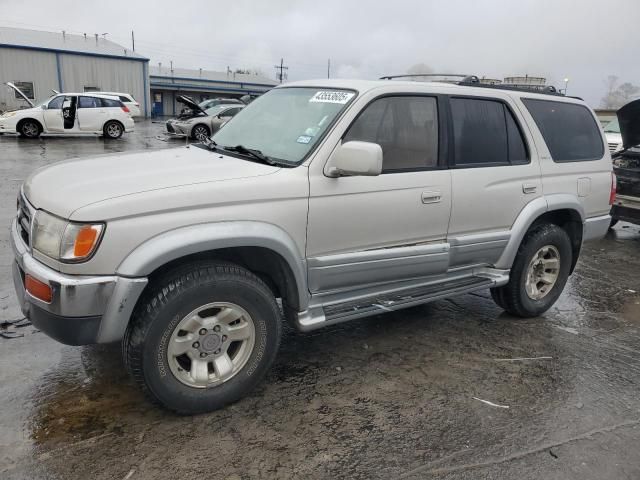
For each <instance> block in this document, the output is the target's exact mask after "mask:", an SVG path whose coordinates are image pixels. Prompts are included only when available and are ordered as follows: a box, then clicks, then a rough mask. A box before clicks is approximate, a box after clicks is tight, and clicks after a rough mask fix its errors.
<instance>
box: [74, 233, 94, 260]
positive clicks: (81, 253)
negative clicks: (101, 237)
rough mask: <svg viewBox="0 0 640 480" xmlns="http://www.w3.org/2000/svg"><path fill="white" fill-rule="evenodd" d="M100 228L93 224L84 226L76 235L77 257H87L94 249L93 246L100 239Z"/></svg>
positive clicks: (75, 247)
mask: <svg viewBox="0 0 640 480" xmlns="http://www.w3.org/2000/svg"><path fill="white" fill-rule="evenodd" d="M98 233H100V232H99V231H98V229H96V228H94V227H93V226H92V225H86V226H84V227H82V228H81V229H80V230H79V231H78V234H77V235H76V241H75V243H74V244H73V255H74V256H75V257H80V258H82V257H86V256H87V255H89V254H90V253H91V250H93V246H94V245H95V244H96V240H97V239H98Z"/></svg>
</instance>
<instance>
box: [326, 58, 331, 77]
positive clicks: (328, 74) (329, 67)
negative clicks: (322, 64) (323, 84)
mask: <svg viewBox="0 0 640 480" xmlns="http://www.w3.org/2000/svg"><path fill="white" fill-rule="evenodd" d="M327 78H331V59H330V58H328V59H327Z"/></svg>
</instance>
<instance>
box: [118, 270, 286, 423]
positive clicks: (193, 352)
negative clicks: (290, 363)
mask: <svg viewBox="0 0 640 480" xmlns="http://www.w3.org/2000/svg"><path fill="white" fill-rule="evenodd" d="M281 324H282V321H281V315H280V310H279V308H278V305H277V303H276V301H275V298H274V296H273V293H272V292H271V290H270V289H269V288H268V287H267V285H265V284H264V282H262V281H261V280H260V279H259V278H257V277H256V276H255V275H253V274H252V273H251V272H249V271H247V270H245V269H243V268H240V267H238V266H235V265H230V264H220V263H214V262H201V263H198V264H191V265H187V266H185V267H182V268H179V269H176V270H173V271H172V272H169V273H168V274H166V275H165V276H164V277H163V278H162V279H160V280H159V281H157V282H156V285H155V287H154V288H153V289H152V290H151V291H150V293H149V295H147V297H146V299H145V300H144V301H143V302H142V303H141V305H140V306H139V308H137V310H136V313H135V314H134V317H133V319H132V321H131V323H130V325H129V327H128V329H127V333H126V335H125V339H124V342H123V353H124V360H125V363H126V365H127V367H128V370H129V372H130V373H131V374H132V376H133V378H134V379H135V380H136V381H137V382H138V383H139V384H140V385H141V386H142V388H143V390H144V391H145V392H146V393H147V394H148V395H149V396H150V397H151V399H152V400H153V401H155V402H158V403H160V404H161V405H163V406H165V407H166V408H168V409H170V410H174V411H176V412H178V413H184V414H195V413H202V412H208V411H212V410H216V409H218V408H221V407H223V406H224V405H227V404H229V403H231V402H234V401H236V400H238V399H240V398H242V397H243V396H245V395H246V394H247V393H249V391H251V389H252V388H253V387H254V386H255V385H256V384H257V383H258V382H259V381H260V380H261V379H262V378H263V377H264V375H265V374H266V373H267V371H268V369H269V367H270V366H271V364H272V363H273V360H274V359H275V356H276V353H277V350H278V346H279V344H280V335H281Z"/></svg>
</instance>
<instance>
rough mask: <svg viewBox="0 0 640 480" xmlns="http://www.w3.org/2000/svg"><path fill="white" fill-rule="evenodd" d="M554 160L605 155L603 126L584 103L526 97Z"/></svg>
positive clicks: (584, 158)
mask: <svg viewBox="0 0 640 480" xmlns="http://www.w3.org/2000/svg"><path fill="white" fill-rule="evenodd" d="M522 102H523V103H524V104H525V106H526V107H527V109H528V110H529V113H531V116H532V117H533V120H534V121H535V122H536V125H537V126H538V129H539V130H540V133H541V134H542V137H543V138H544V141H545V143H546V144H547V147H548V148H549V153H551V158H553V160H554V161H555V162H575V161H580V160H597V159H600V158H602V156H603V155H604V144H603V143H602V135H601V133H600V128H599V127H598V124H597V123H596V121H595V119H594V118H593V115H592V114H591V112H590V111H589V109H588V108H586V107H585V106H584V105H577V104H575V103H565V102H554V101H550V100H534V99H532V98H523V99H522Z"/></svg>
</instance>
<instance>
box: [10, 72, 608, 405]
mask: <svg viewBox="0 0 640 480" xmlns="http://www.w3.org/2000/svg"><path fill="white" fill-rule="evenodd" d="M614 185H615V183H614V179H613V175H612V163H611V157H610V154H609V151H608V149H607V148H605V141H604V136H603V132H602V130H601V129H600V128H599V126H598V123H597V121H596V118H595V116H594V114H593V112H592V111H591V110H590V109H589V108H588V107H587V106H585V104H584V103H583V102H582V101H580V100H579V99H574V98H568V97H564V96H561V95H558V94H556V93H553V92H550V93H547V94H545V93H535V92H532V91H518V90H509V89H505V88H496V87H490V86H482V85H479V84H477V83H475V80H474V79H472V80H469V81H467V80H463V81H462V82H460V83H459V84H457V85H454V84H446V83H436V82H432V83H424V82H423V83H420V82H413V81H355V80H354V81H347V80H321V81H305V82H298V83H291V84H288V85H284V86H281V87H278V88H275V89H273V90H271V91H270V92H269V93H267V94H265V95H264V96H262V97H260V98H259V99H257V100H256V101H255V102H253V103H251V104H250V105H249V106H247V107H246V108H245V109H244V110H243V111H242V112H240V113H239V114H238V115H237V116H236V117H234V118H233V119H232V120H231V121H230V122H229V123H228V124H227V125H226V126H225V128H223V129H221V130H220V131H219V132H218V133H216V135H215V136H214V137H213V138H212V139H209V140H206V141H205V142H204V143H202V144H196V145H191V146H187V147H180V148H176V149H173V150H164V151H155V152H145V153H130V154H118V155H113V156H109V157H100V158H93V159H85V160H79V161H70V162H62V163H59V164H57V165H52V166H50V167H47V168H43V169H40V170H38V171H36V172H34V173H33V174H32V175H31V176H30V177H29V178H28V179H27V180H26V181H25V183H24V185H23V186H22V188H21V191H20V194H19V197H18V214H17V218H16V219H15V220H14V222H13V225H12V227H11V238H12V244H13V248H14V251H15V259H16V261H15V265H14V268H13V272H14V282H15V287H16V290H17V294H18V297H19V299H20V302H21V304H22V308H23V311H24V312H25V315H26V316H27V317H28V318H29V319H31V321H32V322H33V324H34V325H36V326H37V327H38V328H40V329H41V330H42V331H44V332H45V333H47V334H48V335H49V336H51V337H53V338H54V339H56V340H58V341H60V342H63V343H66V344H71V345H81V344H90V343H105V342H114V341H121V342H122V345H123V358H124V362H125V364H126V365H127V368H128V370H129V372H130V373H131V375H132V376H133V378H134V379H135V380H136V381H137V382H138V383H139V384H140V385H141V387H142V388H143V389H144V390H145V392H146V393H147V394H148V395H149V397H150V398H151V399H152V400H154V401H156V402H158V403H160V404H161V405H164V406H165V407H167V408H169V409H172V410H174V411H177V412H182V413H197V412H204V411H210V410H214V409H217V408H220V407H222V406H223V405H225V404H228V403H230V402H233V401H235V400H238V399H239V398H241V397H242V396H244V395H246V394H247V392H248V391H249V390H250V389H251V388H253V387H254V386H255V385H256V384H257V383H258V382H259V381H260V380H261V379H262V378H263V377H264V375H265V373H266V372H267V370H268V369H269V367H270V365H271V364H272V362H273V360H274V357H275V356H276V352H277V350H278V346H279V342H280V336H281V332H282V324H283V321H284V320H286V321H288V322H289V323H291V324H292V325H293V326H295V327H296V328H297V329H299V330H301V331H305V332H306V331H310V330H314V329H317V328H320V327H323V326H326V325H331V324H335V323H338V322H344V321H347V320H353V319H356V318H360V317H366V316H369V315H375V314H380V313H383V312H388V311H391V310H397V309H401V308H405V307H410V306H413V305H417V304H421V303H425V302H429V301H432V300H436V299H441V298H445V297H450V296H453V295H459V294H463V293H467V292H472V291H475V290H480V289H487V288H489V289H491V295H492V297H493V299H494V300H495V302H496V303H497V304H498V305H499V306H500V307H502V308H503V309H504V310H506V311H507V312H509V313H510V314H512V315H514V316H518V317H534V316H538V315H540V314H542V313H543V312H545V311H546V310H547V309H549V308H550V307H551V306H552V305H553V304H554V302H555V301H556V300H557V299H558V297H559V296H560V294H561V292H562V290H563V288H564V286H565V283H566V282H567V278H568V277H569V275H570V274H571V272H572V271H573V269H574V267H575V265H576V262H577V260H578V256H579V253H580V249H581V246H582V244H583V242H584V241H587V240H590V239H594V238H600V237H602V236H603V235H604V234H605V232H606V231H607V228H608V226H609V223H610V220H611V217H610V216H609V210H610V205H611V203H612V202H613V197H614V195H615V190H614Z"/></svg>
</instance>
